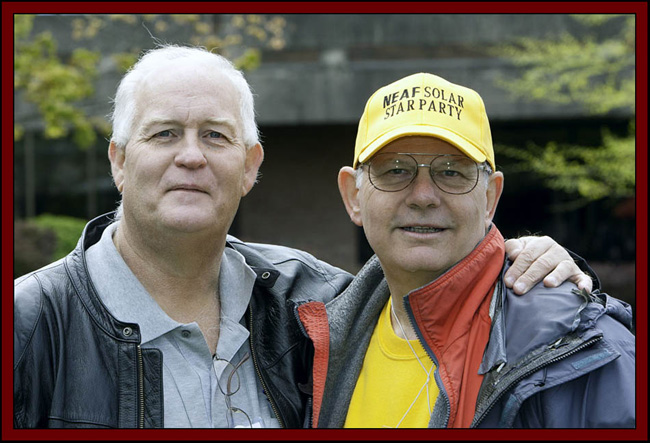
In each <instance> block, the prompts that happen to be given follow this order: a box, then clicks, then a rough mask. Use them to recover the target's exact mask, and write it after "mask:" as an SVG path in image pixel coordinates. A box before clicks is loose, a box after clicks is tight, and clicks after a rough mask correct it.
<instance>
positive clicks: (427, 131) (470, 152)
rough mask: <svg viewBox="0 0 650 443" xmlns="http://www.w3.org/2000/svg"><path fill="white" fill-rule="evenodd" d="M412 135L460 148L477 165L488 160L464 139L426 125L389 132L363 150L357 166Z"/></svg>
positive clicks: (442, 129)
mask: <svg viewBox="0 0 650 443" xmlns="http://www.w3.org/2000/svg"><path fill="white" fill-rule="evenodd" d="M412 135H424V136H429V137H437V138H440V139H442V140H444V141H446V142H447V143H450V144H451V145H453V146H454V147H456V148H458V149H459V150H460V151H462V152H463V153H464V154H465V155H467V156H468V157H469V158H471V159H472V160H474V161H475V162H477V163H483V162H484V161H486V160H487V157H486V156H485V154H484V153H483V152H481V151H480V150H479V149H478V148H477V147H475V146H474V145H473V144H471V143H469V142H468V141H467V140H465V139H464V138H463V137H460V136H458V135H457V134H455V133H453V132H451V131H449V130H446V129H444V128H435V127H431V126H426V125H411V126H406V127H401V128H396V129H393V130H392V131H389V132H387V133H386V134H384V135H382V136H381V137H379V138H377V139H376V140H374V141H373V142H372V143H370V145H368V147H367V148H366V149H364V150H363V152H361V154H360V155H359V158H358V160H357V164H358V163H363V162H365V161H366V160H368V159H369V158H370V157H372V156H373V155H375V154H376V153H377V151H379V150H380V149H381V148H383V147H384V146H386V145H387V144H388V143H390V142H392V141H393V140H397V139H398V138H401V137H408V136H412ZM357 164H355V165H354V167H355V168H356V167H357Z"/></svg>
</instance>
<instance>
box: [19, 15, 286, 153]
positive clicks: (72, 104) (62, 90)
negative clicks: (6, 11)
mask: <svg viewBox="0 0 650 443" xmlns="http://www.w3.org/2000/svg"><path fill="white" fill-rule="evenodd" d="M218 17H225V18H226V19H225V20H217V18H218ZM34 20H35V15H31V14H17V15H15V16H14V87H15V89H16V90H17V91H22V93H23V94H22V97H23V98H24V99H25V100H26V101H27V102H30V103H33V104H35V105H36V106H37V108H38V111H39V114H40V116H41V117H42V121H43V123H44V135H45V137H47V138H53V139H54V138H62V137H67V136H69V135H70V133H72V140H73V141H74V143H75V144H76V145H77V146H78V147H80V148H87V147H89V146H91V145H93V144H94V143H95V142H96V140H97V135H98V134H101V135H103V136H108V134H109V133H110V126H109V124H108V121H107V120H106V119H105V118H104V117H101V118H99V117H96V116H89V115H88V114H87V112H86V111H85V110H84V108H83V106H82V103H83V100H84V99H89V98H92V97H93V95H94V94H95V81H96V78H97V74H98V64H99V62H100V60H101V58H102V57H109V58H110V59H112V60H113V62H114V63H115V66H116V67H117V69H118V70H119V71H120V73H124V72H126V71H127V70H128V69H129V68H130V67H131V66H133V64H134V63H135V62H136V60H137V58H138V56H139V55H140V53H141V51H142V49H143V48H141V47H133V48H131V49H130V50H128V51H125V52H115V53H112V54H100V52H99V51H91V50H88V49H85V48H84V47H83V46H84V44H85V43H86V42H91V41H92V40H94V39H100V38H102V31H103V30H105V29H106V28H107V27H108V25H110V24H122V25H126V26H132V27H133V28H134V30H135V28H136V27H140V26H145V27H146V28H147V29H148V30H149V29H151V31H149V32H150V33H153V34H152V39H153V41H154V42H162V41H164V39H165V37H171V38H172V39H173V38H174V36H175V33H176V32H177V31H178V29H179V27H183V28H185V29H189V30H190V31H191V32H190V34H191V36H190V38H189V43H192V44H194V45H197V46H203V47H206V48H208V49H210V50H213V51H215V52H218V53H220V54H222V55H224V56H226V57H228V58H229V59H231V60H233V61H234V63H235V65H237V66H238V67H239V68H240V69H243V70H253V69H256V68H257V67H258V66H259V64H260V61H261V50H260V49H261V48H263V47H265V48H268V49H271V50H278V49H282V48H283V47H284V44H285V41H284V35H283V33H284V26H285V22H284V19H283V18H281V17H277V16H265V15H256V14H250V15H234V16H230V17H228V16H215V15H213V14H208V15H198V14H112V15H111V14H104V15H80V16H78V17H74V18H71V19H70V38H71V39H72V40H74V41H78V42H79V48H78V49H76V50H74V51H73V52H72V54H71V55H70V57H68V58H66V59H63V58H61V57H60V55H59V53H58V49H57V46H58V45H57V41H56V39H55V38H54V36H53V35H52V34H51V33H50V32H47V31H44V32H39V33H34V32H33V27H34ZM154 35H155V37H154ZM58 38H62V36H59V37H58ZM23 134H24V125H23V124H22V122H20V121H17V122H15V125H14V139H15V140H19V139H20V138H21V137H22V136H23Z"/></svg>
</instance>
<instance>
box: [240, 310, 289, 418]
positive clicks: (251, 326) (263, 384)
mask: <svg viewBox="0 0 650 443" xmlns="http://www.w3.org/2000/svg"><path fill="white" fill-rule="evenodd" d="M248 312H249V315H250V321H249V329H250V331H249V340H248V341H249V342H250V347H251V356H252V357H253V366H254V367H255V373H256V374H257V377H258V378H259V380H260V382H261V383H262V389H264V392H266V398H268V399H269V403H270V404H271V409H273V413H274V414H275V418H277V419H278V423H280V427H281V428H284V427H285V425H284V422H283V421H282V418H281V417H280V414H278V409H277V407H276V406H275V403H274V401H273V398H272V397H271V391H269V389H268V387H267V386H266V383H264V379H263V378H262V372H261V371H260V368H259V366H258V364H257V358H256V357H255V346H254V345H253V310H252V309H251V308H250V307H249V308H248Z"/></svg>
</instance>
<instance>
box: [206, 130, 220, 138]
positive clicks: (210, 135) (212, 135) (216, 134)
mask: <svg viewBox="0 0 650 443" xmlns="http://www.w3.org/2000/svg"><path fill="white" fill-rule="evenodd" d="M208 138H223V134H222V133H221V132H217V131H210V132H208Z"/></svg>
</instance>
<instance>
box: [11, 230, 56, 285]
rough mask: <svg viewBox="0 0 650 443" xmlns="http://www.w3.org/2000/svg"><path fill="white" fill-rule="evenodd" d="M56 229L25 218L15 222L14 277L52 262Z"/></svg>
mask: <svg viewBox="0 0 650 443" xmlns="http://www.w3.org/2000/svg"><path fill="white" fill-rule="evenodd" d="M55 249H56V236H55V234H54V231H52V230H51V229H48V228H41V227H39V226H36V225H35V224H34V223H32V222H29V221H24V220H16V221H15V222H14V278H17V277H20V276H21V275H24V274H26V273H28V272H31V271H33V270H35V269H38V268H40V267H43V266H45V265H47V264H49V263H51V262H52V257H53V256H54V251H55Z"/></svg>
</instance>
